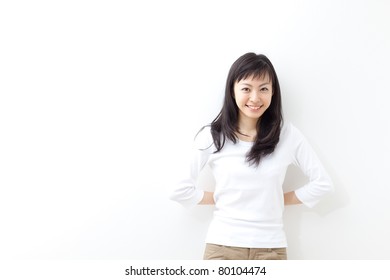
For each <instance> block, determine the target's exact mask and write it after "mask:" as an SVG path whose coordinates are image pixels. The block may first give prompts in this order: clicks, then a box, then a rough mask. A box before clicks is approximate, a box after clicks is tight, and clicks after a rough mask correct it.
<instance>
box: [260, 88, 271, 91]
mask: <svg viewBox="0 0 390 280" xmlns="http://www.w3.org/2000/svg"><path fill="white" fill-rule="evenodd" d="M260 91H261V92H267V91H269V89H268V88H267V87H263V88H261V89H260Z"/></svg>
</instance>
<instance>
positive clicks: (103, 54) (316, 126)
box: [0, 0, 390, 259]
mask: <svg viewBox="0 0 390 280" xmlns="http://www.w3.org/2000/svg"><path fill="white" fill-rule="evenodd" d="M54 2H55V4H54ZM54 2H53V1H25V2H23V3H22V2H20V1H2V2H1V4H0V32H1V33H0V40H1V44H0V49H1V51H0V61H1V62H0V71H1V72H0V74H1V82H0V190H1V194H0V218H1V221H0V222H1V230H0V248H1V249H0V252H1V253H0V256H1V257H2V258H6V259H10V258H11V259H19V258H27V259H200V258H202V254H203V249H204V237H205V234H206V231H207V227H208V223H209V221H210V219H211V214H212V207H211V206H199V207H196V208H194V209H191V210H187V209H184V208H183V207H181V206H180V205H179V204H176V203H175V202H172V201H170V200H168V194H169V190H170V188H171V187H172V185H171V184H170V182H172V181H173V180H174V179H175V175H176V174H177V173H175V172H176V171H177V170H179V169H180V164H181V159H182V158H183V155H184V154H185V153H186V151H187V149H188V147H189V146H190V145H191V142H192V139H193V136H194V135H195V133H196V132H197V130H198V129H199V128H200V127H201V126H202V125H204V124H207V123H209V122H211V120H212V119H213V118H214V117H215V116H216V114H217V113H218V111H219V109H220V106H221V104H222V97H223V90H224V84H225V79H226V75H227V72H228V70H229V67H230V65H231V64H232V63H233V61H234V60H235V59H236V58H238V57H239V56H240V55H242V54H244V53H246V52H249V51H252V52H256V53H264V54H265V55H267V56H268V57H269V58H270V59H271V61H272V62H273V64H274V66H275V68H276V71H277V73H278V75H279V79H280V83H281V88H282V97H283V108H284V115H285V119H286V120H288V121H291V122H292V123H294V124H295V126H297V127H298V128H299V129H300V130H301V131H302V132H303V133H304V134H305V135H306V137H307V138H308V140H309V142H310V143H311V144H312V146H313V148H314V149H315V151H316V152H317V153H318V156H319V157H320V159H321V160H322V161H323V163H324V165H325V167H326V169H327V170H328V172H329V173H330V175H331V177H332V179H333V180H334V183H335V187H336V192H335V194H334V195H332V196H330V197H328V198H326V199H325V200H323V201H322V202H321V204H319V205H318V206H316V207H315V208H314V209H307V208H305V207H304V206H292V207H287V208H286V211H285V226H286V231H287V235H288V242H289V250H288V252H289V258H290V259H388V258H389V256H388V253H389V252H390V241H389V238H388V237H389V236H390V203H389V197H390V185H389V180H388V174H389V164H388V158H389V157H390V148H389V144H388V143H390V134H389V125H388V122H389V120H390V110H388V95H389V94H390V83H389V79H388V77H387V76H388V74H389V70H390V69H389V65H390V54H389V49H390V27H389V26H390V20H389V19H388V13H389V10H390V4H389V2H388V1H385V0H383V1H380V0H375V1H369V0H367V1H361V0H350V1H346V0H334V1H319V0H317V1H309V0H300V1H288V0H285V1H282V0H278V1H245V0H240V1H170V0H168V1H62V2H63V3H58V1H54ZM137 2H139V3H137ZM206 171H207V170H206ZM304 180H305V179H304V178H303V177H302V175H301V174H300V172H299V170H296V169H291V170H289V172H288V176H287V178H286V182H285V187H286V189H293V188H295V187H297V186H299V185H300V184H301V183H302V182H304ZM200 186H202V187H205V188H212V178H210V177H209V174H208V173H207V172H206V173H205V174H204V176H203V177H202V178H201V181H200Z"/></svg>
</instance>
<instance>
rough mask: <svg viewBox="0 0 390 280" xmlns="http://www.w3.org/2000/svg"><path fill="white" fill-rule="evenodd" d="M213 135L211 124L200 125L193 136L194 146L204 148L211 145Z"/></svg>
mask: <svg viewBox="0 0 390 280" xmlns="http://www.w3.org/2000/svg"><path fill="white" fill-rule="evenodd" d="M213 143H214V141H213V136H212V135H211V126H210V125H206V126H204V127H202V128H201V129H200V130H199V131H198V133H197V134H196V136H195V139H194V147H195V148H197V149H201V150H205V149H208V148H210V147H211V146H213Z"/></svg>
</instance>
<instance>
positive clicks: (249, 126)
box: [237, 119, 257, 139]
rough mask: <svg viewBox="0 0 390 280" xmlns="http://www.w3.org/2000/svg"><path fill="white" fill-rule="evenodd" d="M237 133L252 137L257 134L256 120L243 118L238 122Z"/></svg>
mask: <svg viewBox="0 0 390 280" xmlns="http://www.w3.org/2000/svg"><path fill="white" fill-rule="evenodd" d="M237 133H238V134H240V135H242V136H244V137H248V138H250V139H254V138H255V137H256V135H257V120H255V119H253V120H245V121H239V122H238V131H237Z"/></svg>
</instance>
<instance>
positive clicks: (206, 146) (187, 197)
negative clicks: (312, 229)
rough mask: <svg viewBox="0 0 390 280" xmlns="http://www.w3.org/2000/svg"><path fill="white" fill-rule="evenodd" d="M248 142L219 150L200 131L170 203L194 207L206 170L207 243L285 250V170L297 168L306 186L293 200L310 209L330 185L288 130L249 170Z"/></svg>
mask: <svg viewBox="0 0 390 280" xmlns="http://www.w3.org/2000/svg"><path fill="white" fill-rule="evenodd" d="M252 145H253V142H245V141H241V140H238V142H237V143H236V144H234V143H233V142H232V141H230V140H227V141H226V143H225V145H224V147H223V149H222V150H221V151H220V152H218V153H214V151H215V150H216V149H215V146H214V144H213V139H212V136H211V133H210V128H209V127H206V128H205V129H203V130H202V131H201V132H200V133H199V134H198V135H197V137H196V139H195V141H194V147H193V151H192V152H193V153H192V156H191V162H190V164H189V168H188V170H187V171H186V172H184V173H183V174H181V177H180V180H179V182H178V183H177V185H176V188H175V190H174V191H173V193H172V194H171V199H173V200H175V201H178V202H180V203H181V204H183V205H184V206H194V205H196V204H198V203H199V202H200V201H201V200H202V198H203V194H204V191H203V190H201V189H198V188H197V187H196V181H197V177H198V174H199V173H200V171H201V170H202V169H203V168H204V166H205V165H206V164H209V165H210V168H211V170H212V172H213V175H214V178H215V182H216V185H215V192H214V200H215V210H214V217H213V219H212V221H211V224H210V226H209V230H208V234H207V237H206V242H207V243H214V244H220V245H225V246H236V247H247V248H280V247H287V240H286V236H285V232H284V229H283V210H284V198H283V189H282V185H283V181H284V178H285V174H286V171H287V168H288V166H289V165H290V164H295V165H296V166H298V167H299V168H300V169H301V170H302V171H303V173H304V174H305V175H306V176H307V178H308V183H307V184H305V185H304V186H302V187H300V188H298V189H296V190H295V194H296V196H297V197H298V199H299V200H300V201H301V202H302V203H303V204H305V205H306V206H308V207H313V206H314V205H315V204H317V202H318V201H319V200H320V199H321V198H322V197H323V196H324V195H325V194H327V193H328V192H330V191H332V190H333V184H332V181H331V179H330V178H329V176H328V174H327V173H326V171H325V170H324V168H323V166H322V164H321V162H320V161H319V160H318V158H317V156H316V154H315V153H314V151H313V149H312V148H311V147H310V145H309V144H308V142H307V141H306V139H305V138H304V136H303V135H302V134H301V133H300V132H299V131H298V130H297V128H295V127H294V126H293V125H292V124H290V123H289V124H284V125H283V127H282V130H281V133H280V140H279V143H278V145H277V146H276V148H275V150H274V152H273V153H272V154H270V155H268V156H266V157H264V158H263V159H262V160H261V162H260V165H259V166H257V167H256V166H255V165H249V163H248V162H247V161H246V154H247V153H248V151H249V150H250V148H251V146H252Z"/></svg>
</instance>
